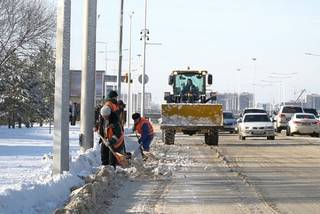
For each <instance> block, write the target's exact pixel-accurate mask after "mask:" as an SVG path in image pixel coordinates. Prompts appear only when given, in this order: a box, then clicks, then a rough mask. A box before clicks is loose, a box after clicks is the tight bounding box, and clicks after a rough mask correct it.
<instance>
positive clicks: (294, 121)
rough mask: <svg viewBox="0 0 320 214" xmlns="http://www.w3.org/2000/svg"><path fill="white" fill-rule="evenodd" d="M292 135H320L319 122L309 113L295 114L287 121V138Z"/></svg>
mask: <svg viewBox="0 0 320 214" xmlns="http://www.w3.org/2000/svg"><path fill="white" fill-rule="evenodd" d="M294 134H308V135H311V136H312V137H319V135H320V121H319V120H318V119H317V118H316V117H315V116H314V114H309V113H296V114H294V115H293V116H292V118H291V120H290V121H289V125H288V128H287V136H293V135H294Z"/></svg>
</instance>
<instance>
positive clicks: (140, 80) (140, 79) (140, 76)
mask: <svg viewBox="0 0 320 214" xmlns="http://www.w3.org/2000/svg"><path fill="white" fill-rule="evenodd" d="M138 80H139V82H140V83H141V84H142V74H140V75H139V78H138ZM148 81H149V77H148V75H146V74H145V75H144V84H147V83H148Z"/></svg>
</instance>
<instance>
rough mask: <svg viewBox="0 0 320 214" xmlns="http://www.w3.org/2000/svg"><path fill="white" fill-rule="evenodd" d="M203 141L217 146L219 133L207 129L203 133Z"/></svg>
mask: <svg viewBox="0 0 320 214" xmlns="http://www.w3.org/2000/svg"><path fill="white" fill-rule="evenodd" d="M204 141H205V143H206V144H207V145H211V146H217V145H218V143H219V133H218V131H216V130H212V131H209V132H208V133H206V134H205V135H204Z"/></svg>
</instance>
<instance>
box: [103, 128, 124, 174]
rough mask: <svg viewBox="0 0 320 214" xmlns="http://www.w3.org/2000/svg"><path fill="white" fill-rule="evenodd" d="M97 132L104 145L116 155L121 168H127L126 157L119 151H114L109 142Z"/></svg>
mask: <svg viewBox="0 0 320 214" xmlns="http://www.w3.org/2000/svg"><path fill="white" fill-rule="evenodd" d="M97 134H98V136H99V137H100V138H101V140H102V142H103V144H104V145H106V146H107V147H108V148H109V149H110V151H111V152H112V154H113V155H114V156H115V157H116V159H117V162H118V163H119V165H120V166H122V167H123V168H127V167H128V166H129V162H128V160H127V159H126V157H125V156H124V155H123V154H120V153H119V152H115V151H114V150H113V149H112V147H111V146H110V144H109V143H108V142H107V141H106V140H105V139H104V138H103V137H102V136H101V135H100V134H99V133H98V132H97Z"/></svg>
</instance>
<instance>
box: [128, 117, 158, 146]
mask: <svg viewBox="0 0 320 214" xmlns="http://www.w3.org/2000/svg"><path fill="white" fill-rule="evenodd" d="M132 119H133V121H134V128H133V130H134V131H136V132H137V133H138V134H140V138H139V144H141V145H142V146H143V150H144V151H149V150H150V144H151V142H152V140H153V136H154V132H153V127H152V125H151V123H150V121H149V120H147V119H145V118H144V117H141V115H140V114H139V113H134V114H133V115H132Z"/></svg>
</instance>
